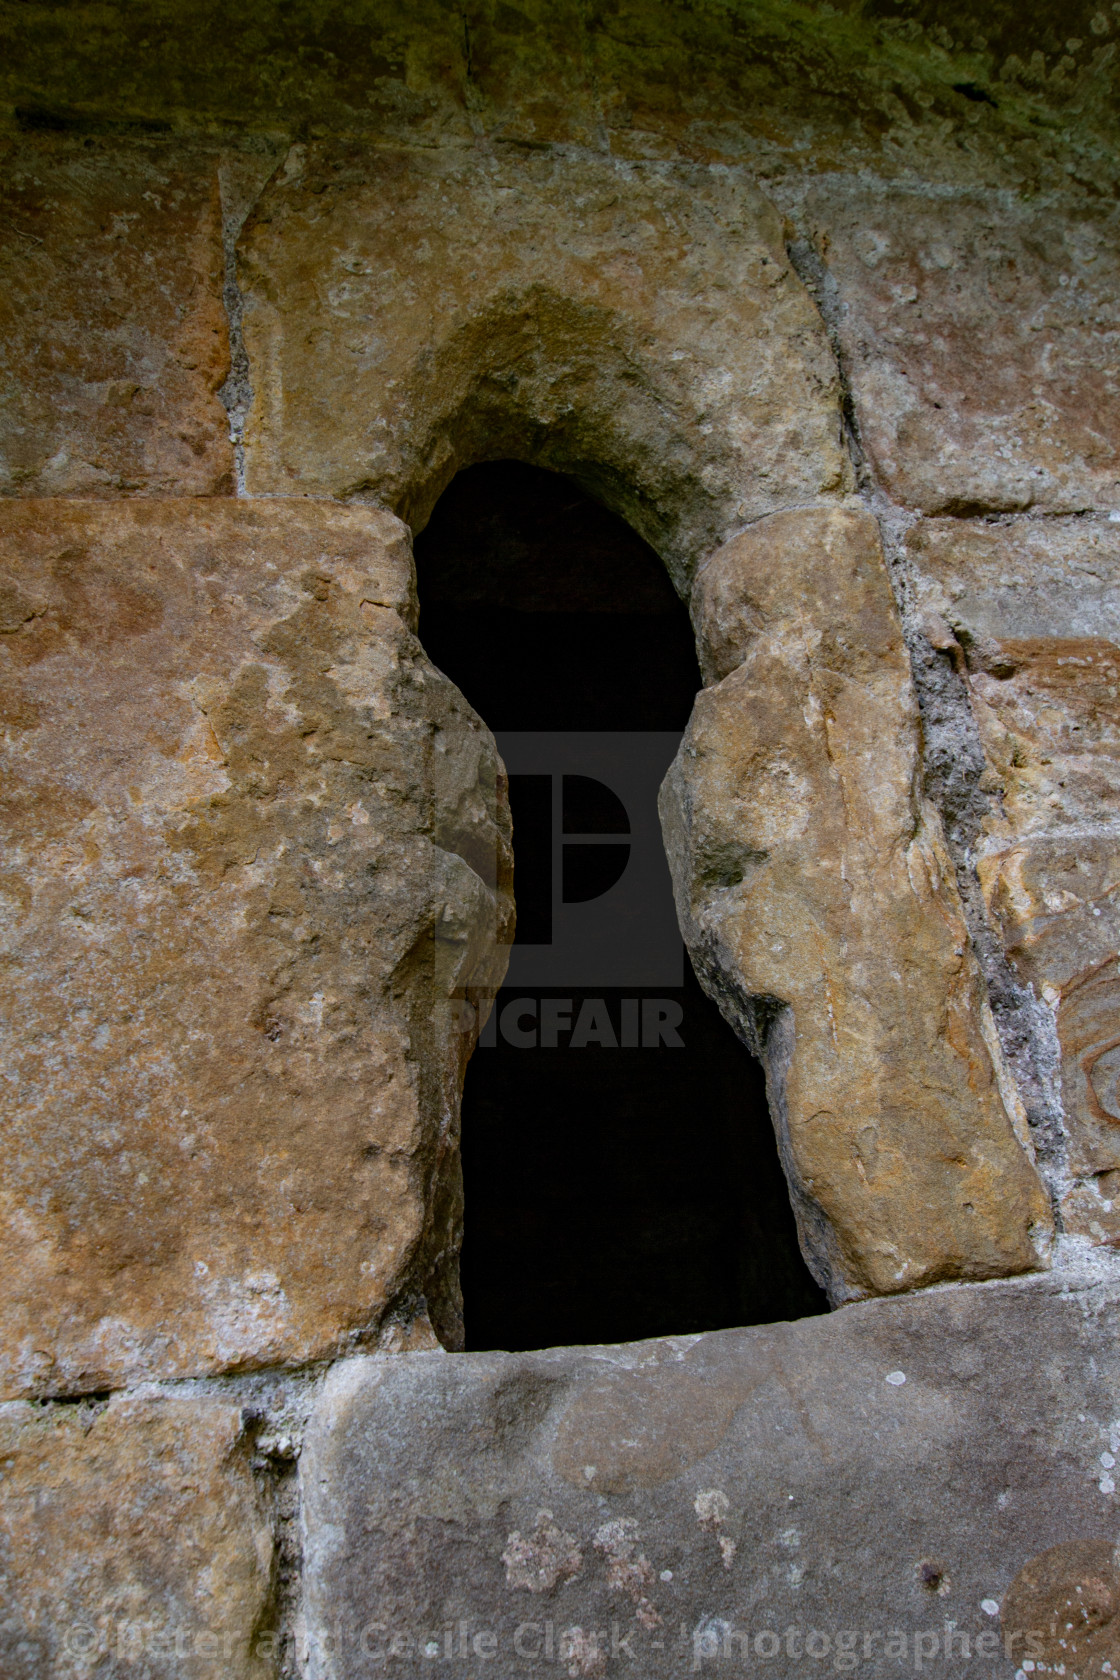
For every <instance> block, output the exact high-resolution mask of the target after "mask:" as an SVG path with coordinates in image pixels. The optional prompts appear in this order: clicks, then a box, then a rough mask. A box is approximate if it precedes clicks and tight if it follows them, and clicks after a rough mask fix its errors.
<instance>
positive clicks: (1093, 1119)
mask: <svg viewBox="0 0 1120 1680" xmlns="http://www.w3.org/2000/svg"><path fill="white" fill-rule="evenodd" d="M909 548H910V552H911V554H912V556H913V558H914V561H915V564H916V567H917V569H918V593H919V597H920V599H921V601H922V604H923V606H924V608H925V610H926V611H927V613H928V614H930V615H931V616H932V617H933V618H934V619H941V620H943V621H944V623H945V624H946V625H947V626H948V627H949V629H950V630H951V631H952V633H953V635H954V636H955V637H956V638H957V639H958V640H959V642H960V644H961V646H962V648H963V659H962V664H963V665H964V666H965V667H966V668H967V680H968V684H969V690H970V693H971V697H972V705H973V710H974V713H975V715H976V720H977V724H978V726H979V733H980V739H981V742H982V744H983V748H984V753H985V758H986V761H987V770H986V774H985V780H984V784H983V785H984V787H985V788H986V790H987V792H988V793H989V795H990V799H991V803H990V808H989V811H988V815H987V817H986V818H985V820H984V823H983V826H982V833H981V836H980V843H979V851H980V856H979V860H978V870H979V875H980V881H981V885H982V887H983V890H984V895H985V900H986V903H987V906H988V910H989V914H990V915H991V918H992V920H993V922H994V924H995V926H996V927H997V928H998V929H999V931H1000V933H1001V935H1002V937H1003V940H1004V944H1005V946H1006V948H1007V951H1008V954H1009V955H1010V957H1011V959H1012V961H1013V962H1014V964H1015V966H1016V968H1017V970H1018V971H1019V973H1020V974H1021V975H1022V976H1023V978H1024V979H1026V980H1028V981H1030V982H1031V984H1032V985H1033V986H1034V988H1035V990H1036V992H1037V994H1038V995H1039V996H1040V997H1041V998H1043V999H1044V1000H1045V1001H1046V1002H1047V1003H1048V1004H1049V1005H1050V1007H1051V1009H1052V1011H1053V1015H1054V1023H1055V1027H1056V1034H1057V1042H1058V1046H1059V1053H1060V1058H1061V1090H1062V1102H1063V1106H1064V1109H1065V1118H1066V1124H1067V1127H1068V1130H1069V1158H1068V1168H1069V1172H1070V1174H1071V1178H1070V1181H1069V1182H1068V1183H1067V1184H1066V1185H1065V1186H1064V1187H1063V1189H1064V1194H1063V1198H1062V1211H1063V1219H1064V1222H1065V1225H1066V1228H1067V1229H1069V1230H1071V1231H1074V1232H1077V1233H1080V1234H1083V1235H1086V1236H1089V1237H1090V1238H1092V1239H1094V1240H1097V1241H1102V1240H1106V1241H1110V1242H1117V1241H1120V1176H1117V1169H1120V1092H1118V1087H1117V1078H1118V1075H1120V1058H1118V1054H1117V1046H1118V1045H1120V1026H1118V1022H1120V835H1118V832H1117V830H1118V826H1120V823H1118V820H1120V700H1118V698H1117V695H1118V691H1120V529H1118V528H1117V525H1116V524H1115V523H1112V522H1110V521H1100V520H1092V519H1077V520H1068V521H1065V520H1059V521H1054V520H1038V519H1014V520H1010V521H1006V522H1000V523H992V524H979V523H972V522H963V521H953V520H934V521H925V522H922V523H921V524H919V525H918V526H916V527H915V529H914V530H913V531H912V532H911V534H910V538H909Z"/></svg>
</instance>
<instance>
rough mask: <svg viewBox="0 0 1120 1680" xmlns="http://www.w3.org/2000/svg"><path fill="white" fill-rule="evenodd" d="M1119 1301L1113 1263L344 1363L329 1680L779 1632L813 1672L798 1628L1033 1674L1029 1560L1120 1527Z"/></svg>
mask: <svg viewBox="0 0 1120 1680" xmlns="http://www.w3.org/2000/svg"><path fill="white" fill-rule="evenodd" d="M1118 1304H1120V1274H1118V1272H1117V1268H1116V1266H1115V1263H1114V1262H1103V1261H1098V1262H1097V1264H1096V1268H1095V1270H1092V1269H1086V1270H1084V1271H1079V1272H1074V1273H1070V1272H1065V1273H1062V1274H1053V1273H1051V1274H1049V1275H1047V1276H1046V1277H1035V1278H1031V1279H1021V1280H1013V1281H1007V1282H999V1283H989V1284H977V1285H947V1286H944V1287H942V1288H940V1289H936V1290H931V1291H928V1292H926V1293H923V1294H920V1295H913V1296H907V1297H899V1298H895V1299H893V1300H879V1301H873V1302H863V1303H860V1304H858V1305H853V1306H848V1307H844V1308H842V1309H841V1310H840V1311H838V1312H837V1313H835V1314H833V1315H832V1316H831V1317H829V1318H824V1319H806V1320H802V1321H800V1322H799V1323H795V1324H775V1325H769V1326H765V1327H760V1328H757V1329H751V1330H731V1331H724V1332H721V1333H718V1334H714V1335H706V1336H696V1337H681V1338H678V1339H672V1340H665V1341H658V1342H645V1343H636V1344H631V1345H628V1346H622V1347H612V1348H560V1349H553V1350H549V1351H546V1352H542V1353H534V1354H500V1353H488V1354H465V1355H454V1356H448V1355H445V1354H439V1353H433V1354H415V1355H405V1356H401V1357H397V1358H383V1357H381V1358H376V1357H375V1358H362V1359H355V1360H352V1361H349V1362H347V1363H346V1364H344V1365H340V1366H338V1367H336V1369H335V1370H334V1371H333V1372H332V1374H331V1375H330V1377H329V1378H328V1379H327V1382H326V1385H325V1388H324V1391H323V1393H322V1396H321V1398H320V1400H319V1402H318V1404H317V1406H316V1408H315V1410H314V1413H313V1415H312V1419H311V1422H310V1426H309V1430H308V1435H307V1439H306V1444H305V1448H304V1453H303V1459H302V1463H301V1472H300V1473H301V1481H302V1487H303V1498H304V1527H305V1538H306V1601H305V1607H306V1613H307V1632H308V1638H309V1641H310V1674H311V1675H312V1676H314V1680H342V1677H343V1676H345V1680H364V1677H365V1676H367V1675H374V1674H380V1673H383V1672H385V1662H386V1659H387V1657H388V1654H389V1652H390V1650H391V1649H392V1650H393V1652H394V1658H395V1660H393V1661H392V1664H391V1671H392V1672H393V1673H395V1674H398V1675H400V1676H402V1677H403V1676H411V1675H419V1674H428V1673H430V1672H432V1671H433V1669H434V1668H435V1667H436V1666H437V1665H436V1663H435V1661H434V1659H435V1658H436V1657H439V1658H440V1659H441V1660H446V1658H447V1657H448V1654H449V1653H448V1650H447V1642H448V1641H449V1640H450V1655H451V1656H453V1657H454V1658H455V1659H456V1661H455V1664H454V1666H455V1668H456V1671H460V1667H461V1672H463V1673H464V1674H466V1673H473V1672H475V1670H476V1669H481V1670H482V1671H483V1672H485V1673H486V1674H489V1675H491V1676H494V1677H495V1680H498V1677H502V1680H504V1677H506V1676H510V1677H512V1676H522V1675H529V1674H535V1673H546V1674H549V1673H559V1672H561V1671H562V1670H563V1669H564V1668H565V1667H566V1668H567V1672H568V1673H569V1674H570V1675H573V1676H583V1675H586V1676H597V1675H606V1674H615V1673H624V1672H634V1673H639V1672H640V1673H641V1674H642V1675H643V1676H645V1677H649V1680H655V1677H659V1676H662V1675H665V1676H668V1675H677V1674H682V1675H683V1674H686V1673H690V1672H691V1673H695V1672H698V1671H701V1670H702V1671H704V1672H709V1673H714V1674H717V1675H718V1674H720V1673H740V1672H743V1671H744V1669H746V1668H747V1667H748V1664H747V1663H746V1661H744V1660H739V1658H740V1646H739V1640H740V1636H741V1635H743V1634H745V1633H749V1634H750V1636H751V1663H752V1664H757V1665H758V1666H760V1667H763V1668H764V1669H765V1670H766V1671H768V1672H770V1673H773V1674H775V1675H783V1676H786V1675H788V1676H791V1677H792V1676H801V1675H803V1674H804V1672H805V1666H806V1664H805V1661H804V1659H803V1658H802V1660H800V1661H799V1660H798V1659H797V1656H796V1653H795V1652H793V1651H790V1650H789V1649H788V1647H787V1644H786V1637H787V1630H790V1629H792V1630H796V1632H795V1636H794V1638H795V1643H796V1638H797V1635H799V1636H800V1640H801V1648H802V1649H803V1648H804V1644H805V1641H806V1639H807V1637H808V1635H809V1634H810V1633H811V1632H812V1631H813V1630H816V1631H817V1634H818V1636H819V1635H822V1634H823V1635H825V1636H827V1638H828V1640H829V1641H830V1651H831V1654H830V1655H829V1658H828V1663H827V1664H826V1663H825V1662H823V1661H821V1662H819V1663H818V1662H817V1661H814V1662H813V1669H814V1670H816V1669H818V1668H819V1669H820V1671H821V1672H825V1671H826V1669H827V1670H828V1671H832V1670H833V1669H834V1668H835V1664H836V1658H837V1656H838V1655H839V1654H840V1646H838V1644H837V1638H838V1636H839V1635H840V1634H842V1633H843V1632H845V1630H848V1631H852V1632H855V1633H856V1634H858V1648H857V1656H858V1660H857V1661H856V1662H853V1663H848V1662H846V1661H845V1660H842V1661H841V1670H843V1669H844V1668H845V1667H850V1668H853V1669H855V1670H857V1671H858V1673H860V1674H861V1675H868V1676H872V1675H874V1676H878V1675H884V1676H886V1675H892V1676H893V1675H896V1674H897V1673H898V1672H899V1671H900V1669H901V1668H903V1667H905V1668H906V1669H908V1670H910V1669H912V1668H913V1664H914V1661H915V1656H914V1652H915V1650H916V1649H917V1648H916V1647H915V1643H914V1641H915V1636H916V1635H924V1637H925V1643H924V1645H923V1647H922V1648H921V1649H922V1650H923V1651H924V1659H921V1660H924V1661H925V1662H926V1663H927V1664H929V1665H931V1667H932V1671H933V1672H937V1673H957V1672H960V1673H964V1672H970V1673H971V1672H974V1671H975V1672H977V1673H981V1672H982V1673H983V1674H984V1675H985V1676H988V1675H998V1676H1003V1675H1004V1674H1006V1675H1007V1676H1009V1677H1010V1676H1011V1675H1012V1674H1013V1673H1014V1672H1015V1670H1016V1669H1017V1667H1018V1666H1019V1661H1020V1659H1021V1658H1022V1657H1023V1656H1024V1655H1025V1654H1026V1651H1027V1646H1026V1644H1025V1642H1024V1638H1023V1635H1024V1630H1022V1629H1011V1628H1004V1629H1003V1630H1002V1633H1003V1634H1009V1633H1011V1632H1016V1633H1018V1635H1019V1639H1018V1642H1017V1643H1016V1644H1015V1645H1014V1646H1013V1653H1014V1660H1007V1658H1006V1657H1005V1656H1004V1655H1003V1652H1002V1650H1001V1646H1000V1637H999V1636H1000V1634H1001V1629H1000V1624H999V1620H998V1617H997V1615H996V1614H995V1611H996V1608H997V1607H998V1604H999V1603H1000V1601H1001V1600H1003V1599H1004V1597H1005V1594H1007V1592H1008V1588H1009V1587H1010V1586H1011V1584H1012V1583H1013V1581H1015V1579H1016V1577H1017V1576H1018V1574H1019V1572H1020V1571H1021V1570H1023V1568H1024V1566H1025V1565H1026V1564H1027V1563H1028V1562H1029V1561H1030V1560H1032V1559H1035V1558H1037V1556H1038V1554H1040V1553H1042V1552H1044V1551H1047V1550H1048V1549H1049V1548H1052V1547H1055V1546H1063V1547H1069V1546H1070V1544H1071V1543H1074V1542H1084V1541H1091V1542H1101V1541H1105V1542H1108V1543H1109V1544H1111V1542H1112V1540H1113V1539H1114V1536H1115V1532H1116V1523H1117V1496H1116V1494H1115V1492H1114V1490H1113V1477H1112V1475H1111V1474H1110V1471H1109V1469H1108V1468H1107V1467H1106V1465H1107V1458H1106V1460H1105V1461H1104V1462H1102V1458H1101V1455H1102V1453H1103V1454H1106V1455H1110V1456H1115V1455H1116V1450H1117V1445H1116V1435H1117V1426H1118V1421H1120V1409H1118V1408H1117V1403H1116V1394H1117V1388H1118V1379H1120V1350H1118V1348H1117V1340H1116V1336H1115V1333H1114V1332H1113V1331H1112V1329H1111V1322H1112V1321H1113V1320H1114V1318H1115V1314H1116V1310H1117V1306H1118ZM1097 1549H1098V1550H1099V1546H1098V1548H1097ZM1067 1555H1068V1558H1069V1560H1070V1561H1069V1569H1076V1568H1077V1567H1080V1565H1079V1563H1078V1558H1079V1556H1080V1554H1079V1553H1078V1552H1077V1551H1076V1549H1074V1550H1072V1551H1070V1552H1069V1553H1068V1554H1066V1553H1062V1554H1057V1560H1056V1562H1055V1560H1054V1559H1052V1560H1051V1563H1050V1565H1048V1568H1049V1575H1048V1576H1047V1579H1049V1578H1050V1577H1052V1576H1055V1571H1056V1578H1057V1579H1058V1582H1059V1585H1060V1584H1061V1583H1062V1581H1064V1576H1063V1575H1062V1559H1063V1557H1066V1556H1067ZM1094 1555H1095V1554H1094ZM1036 1573H1037V1571H1036ZM1044 1573H1045V1572H1044ZM1067 1573H1068V1570H1067ZM1032 1579H1033V1577H1032ZM1070 1584H1071V1583H1070V1582H1068V1581H1067V1582H1065V1585H1066V1586H1069V1585H1070ZM1022 1596H1023V1594H1022V1592H1021V1591H1020V1592H1019V1594H1018V1597H1019V1599H1020V1600H1021V1599H1022ZM1036 1596H1037V1595H1036ZM1041 1608H1042V1610H1045V1611H1046V1612H1047V1614H1049V1608H1050V1607H1048V1606H1046V1605H1043V1606H1042V1607H1041ZM1034 1609H1035V1610H1039V1606H1038V1604H1037V1603H1036V1604H1035V1605H1034ZM1040 1613H1041V1612H1040ZM947 1627H951V1628H952V1629H953V1630H954V1633H955V1637H956V1640H957V1645H956V1648H955V1652H954V1655H955V1656H956V1657H958V1658H959V1657H960V1655H961V1647H960V1641H961V1640H962V1639H966V1640H967V1641H968V1643H969V1649H970V1652H971V1656H972V1659H975V1660H974V1661H973V1662H972V1664H971V1666H970V1663H969V1662H959V1663H958V1662H956V1661H947V1659H946V1653H945V1649H944V1641H945V1635H946V1628H947ZM519 1629H520V1630H521V1631H520V1636H519V1635H518V1630H519ZM768 1630H769V1631H770V1632H776V1634H777V1635H778V1636H779V1639H780V1641H781V1650H780V1652H779V1654H778V1655H776V1656H774V1654H773V1653H772V1652H768V1651H764V1650H763V1649H762V1647H756V1646H755V1644H754V1640H755V1637H756V1636H757V1635H759V1634H765V1633H767V1631H768ZM892 1630H896V1631H897V1633H898V1634H900V1635H901V1636H903V1637H904V1638H905V1640H906V1649H907V1654H906V1659H905V1661H904V1662H900V1660H899V1653H898V1651H897V1649H896V1651H895V1655H894V1657H893V1658H891V1657H888V1656H887V1655H886V1653H885V1636H886V1635H887V1634H888V1633H890V1632H891V1631H892ZM1027 1631H1029V1630H1027ZM1106 1631H1107V1630H1106ZM865 1634H867V1635H869V1636H872V1638H871V1651H870V1654H869V1655H868V1654H865V1652H864V1649H863V1637H864V1635H865ZM934 1635H936V1638H937V1647H936V1649H935V1648H934V1647H933V1646H932V1645H931V1643H930V1641H931V1640H932V1638H933V1636H934ZM992 1635H995V1636H996V1637H995V1638H993V1637H992ZM983 1636H987V1639H986V1641H985V1642H982V1643H980V1644H977V1641H978V1640H982V1639H983ZM1110 1637H1111V1638H1112V1645H1111V1646H1107V1642H1106V1649H1112V1650H1113V1656H1114V1657H1115V1650H1114V1647H1115V1645H1116V1639H1115V1637H1114V1636H1110ZM394 1638H395V1639H396V1641H397V1643H396V1646H395V1647H393V1645H392V1641H393V1640H394ZM363 1639H364V1646H363ZM622 1641H626V1642H628V1643H627V1644H626V1645H625V1646H621V1642H622ZM518 1642H519V1644H520V1649H519V1648H518ZM546 1642H547V1648H546ZM612 1642H613V1643H612ZM764 1643H765V1642H764ZM819 1646H820V1639H819V1637H818V1640H817V1644H816V1647H815V1648H814V1650H815V1654H816V1655H817V1656H819V1655H820V1654H821V1653H820V1649H819ZM530 1653H536V1655H535V1656H534V1655H531V1654H530ZM460 1654H461V1656H462V1659H463V1662H462V1664H461V1665H460V1663H459V1660H458V1659H459V1658H460ZM768 1655H769V1656H770V1657H771V1658H772V1660H767V1661H765V1662H760V1661H759V1659H760V1658H761V1657H765V1656H768ZM1098 1655H1100V1653H1098ZM550 1658H551V1660H550ZM921 1660H919V1667H920V1666H921Z"/></svg>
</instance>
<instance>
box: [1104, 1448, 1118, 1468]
mask: <svg viewBox="0 0 1120 1680" xmlns="http://www.w3.org/2000/svg"><path fill="white" fill-rule="evenodd" d="M1101 1463H1102V1464H1103V1465H1104V1468H1105V1469H1106V1470H1111V1469H1112V1467H1113V1465H1114V1464H1115V1463H1116V1460H1115V1458H1113V1456H1112V1454H1111V1453H1110V1452H1103V1453H1102V1454H1101Z"/></svg>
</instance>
